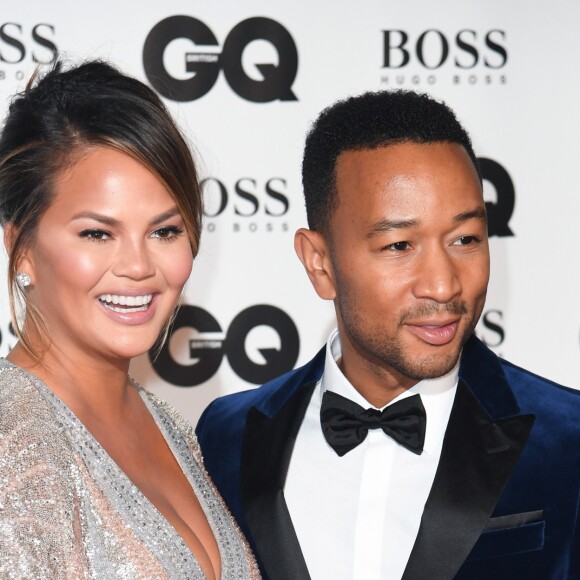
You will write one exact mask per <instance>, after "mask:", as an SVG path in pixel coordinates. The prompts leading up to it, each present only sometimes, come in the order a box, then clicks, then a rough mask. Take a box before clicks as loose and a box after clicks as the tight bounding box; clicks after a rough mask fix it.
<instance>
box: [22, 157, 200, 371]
mask: <svg viewBox="0 0 580 580" xmlns="http://www.w3.org/2000/svg"><path fill="white" fill-rule="evenodd" d="M54 192H55V197H54V200H53V203H52V205H51V206H50V207H49V208H48V210H47V211H46V212H45V214H44V215H43V216H42V218H41V219H40V221H39V224H38V228H37V232H36V235H35V239H34V242H33V246H32V247H31V248H30V249H29V250H28V251H27V252H26V254H25V258H24V260H23V261H22V262H21V264H20V268H19V270H20V271H24V272H26V273H28V274H29V275H30V278H31V286H29V287H28V289H27V294H28V297H29V300H30V301H31V302H32V303H33V304H35V305H36V307H37V308H38V310H39V311H40V313H41V314H42V315H43V317H44V319H45V321H46V326H47V330H48V334H49V338H50V339H51V341H52V344H53V345H54V347H55V348H57V349H58V350H60V351H62V352H63V353H65V355H67V356H71V357H74V356H75V352H76V353H77V355H82V356H81V358H82V357H84V356H86V355H88V356H92V357H104V358H107V359H119V358H130V357H134V356H137V355H139V354H142V353H144V352H146V351H147V350H148V349H149V348H151V346H152V345H153V344H154V342H155V340H156V338H157V336H158V335H159V333H160V331H161V329H162V327H163V325H164V323H165V322H166V321H167V319H168V318H169V316H170V315H171V313H172V311H173V309H174V307H175V305H176V303H177V301H178V299H179V296H180V293H181V289H182V287H183V285H184V284H185V282H186V280H187V278H188V277H189V274H190V272H191V267H192V261H193V256H192V251H191V247H190V244H189V240H188V237H187V234H186V232H185V227H184V223H183V219H182V217H181V215H180V213H179V211H178V209H177V207H176V205H175V202H174V201H173V199H172V198H171V195H170V194H169V193H168V192H167V190H166V189H165V187H164V186H163V184H162V183H161V182H160V181H159V180H158V179H157V177H155V175H153V173H151V172H150V171H149V170H148V169H147V168H146V167H144V166H143V165H141V164H140V163H139V162H137V161H135V160H134V159H133V158H132V157H130V156H128V155H126V154H124V153H121V152H119V151H116V150H114V149H109V148H105V147H97V148H94V149H90V150H89V151H88V152H87V153H86V154H85V155H83V156H82V157H81V158H80V160H79V161H78V162H77V163H75V164H74V165H72V166H71V167H69V168H67V169H66V170H64V171H63V172H62V173H61V174H60V175H59V176H58V177H57V180H56V183H55V187H54ZM73 360H74V359H73Z"/></svg>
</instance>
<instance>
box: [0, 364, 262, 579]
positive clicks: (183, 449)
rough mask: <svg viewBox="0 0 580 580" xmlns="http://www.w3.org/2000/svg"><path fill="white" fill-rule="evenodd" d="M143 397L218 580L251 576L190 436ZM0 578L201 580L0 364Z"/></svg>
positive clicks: (170, 534) (51, 408)
mask: <svg viewBox="0 0 580 580" xmlns="http://www.w3.org/2000/svg"><path fill="white" fill-rule="evenodd" d="M140 393H141V396H142V398H143V400H144V401H145V403H146V405H147V407H148V408H149V410H150V412H151V414H152V415H153V417H154V419H155V421H156V422H157V425H158V426H159V428H160V430H161V432H162V433H163V435H164V437H165V439H166V440H167V443H168V445H169V447H170V448H171V450H172V452H173V454H174V455H175V458H176V459H177V461H178V463H179V464H180V466H181V468H182V470H183V472H184V474H185V475H186V477H187V479H188V480H189V483H190V484H191V486H192V488H193V490H194V491H195V494H196V495H197V497H198V499H199V501H200V503H201V506H202V508H203V510H204V512H205V514H206V516H207V519H208V521H209V523H210V525H211V527H212V530H213V532H214V534H215V537H216V540H217V543H218V546H219V551H220V556H221V566H222V575H221V578H222V579H224V580H225V579H227V580H229V579H253V578H259V573H258V570H257V567H256V564H255V561H254V558H253V556H252V554H251V551H250V549H249V548H248V546H247V543H246V541H245V539H244V538H243V536H242V535H241V532H240V531H239V529H238V527H237V525H236V524H235V522H234V521H233V519H232V517H231V516H230V514H229V512H228V511H227V510H226V508H225V507H224V504H223V501H222V500H221V498H220V497H219V495H218V494H217V492H216V490H215V488H214V486H213V484H212V483H211V481H210V480H209V477H208V475H207V473H206V471H205V469H204V467H203V463H202V459H201V455H200V451H199V447H198V444H197V440H196V438H195V434H194V432H193V429H192V428H191V426H189V425H188V424H187V423H186V422H185V421H184V420H183V419H182V418H181V417H180V416H179V414H178V413H177V412H176V411H175V410H174V409H173V408H172V407H170V406H169V405H167V404H166V403H163V402H162V401H160V400H159V399H158V398H157V397H155V396H154V395H152V394H151V393H148V392H147V391H145V390H143V389H140ZM0 578H2V579H4V578H18V579H21V578H27V579H36V578H43V579H44V578H47V579H53V578H57V579H59V578H67V579H68V578H71V579H72V578H74V579H75V580H76V579H79V578H95V579H99V580H101V579H117V578H122V579H125V578H126V579H129V578H130V579H132V580H135V579H147V580H149V579H151V580H153V579H185V578H187V579H198V578H205V576H204V574H203V571H202V569H201V567H200V566H199V564H198V562H197V561H196V559H195V557H194V556H193V554H192V553H191V551H190V550H189V548H188V547H187V545H186V544H185V543H184V542H183V540H182V539H181V536H179V534H178V533H177V532H176V531H175V529H174V528H173V526H172V525H171V524H170V523H169V522H168V521H167V520H166V519H165V517H164V516H163V515H162V514H161V513H160V512H159V511H158V510H157V509H156V508H155V506H153V504H152V503H151V502H150V501H149V500H148V499H147V498H146V497H145V496H144V495H143V494H142V493H141V492H140V491H139V489H138V488H137V487H136V486H135V485H133V483H132V482H131V481H130V480H129V479H128V478H127V476H126V475H125V474H124V473H123V471H121V469H120V468H119V467H118V466H117V464H116V463H115V462H114V461H113V460H112V459H111V457H110V456H109V455H108V454H107V453H106V451H105V450H104V449H103V448H102V447H101V446H100V445H99V443H98V442H97V441H96V439H95V438H94V437H93V436H92V435H91V434H90V433H89V432H88V431H87V429H86V428H85V427H84V425H83V424H82V423H81V422H80V421H79V420H78V419H77V417H76V416H75V415H74V414H73V413H72V411H71V410H70V409H69V408H68V407H67V406H66V405H65V404H64V403H63V402H62V401H61V400H60V399H59V398H58V397H56V396H55V395H54V394H53V393H52V391H50V390H49V389H48V388H47V387H46V386H45V385H44V383H42V382H41V381H40V380H39V379H38V378H36V377H34V376H33V375H31V374H30V373H27V372H26V371H23V370H22V369H20V368H19V367H17V366H15V365H13V364H11V363H10V362H8V361H6V360H4V359H0Z"/></svg>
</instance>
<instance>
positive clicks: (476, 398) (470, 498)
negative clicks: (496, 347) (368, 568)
mask: <svg viewBox="0 0 580 580" xmlns="http://www.w3.org/2000/svg"><path fill="white" fill-rule="evenodd" d="M474 350H475V351H477V352H475V353H474ZM488 353H489V351H487V349H485V347H483V345H481V344H480V343H474V341H473V340H472V341H471V343H468V344H467V345H466V348H465V351H464V356H465V357H466V359H464V360H463V362H462V371H464V372H461V373H460V376H461V375H462V376H466V375H467V376H469V377H470V378H471V379H473V387H472V382H470V384H469V387H468V385H467V383H466V382H465V381H464V380H463V379H460V380H459V384H458V386H457V393H456V396H455V401H454V404H453V409H452V411H451V416H450V418H449V425H448V427H447V431H446V433H445V439H444V442H443V449H442V453H441V459H440V461H439V467H438V469H437V473H436V475H435V480H434V482H433V487H432V488H431V492H430V494H429V497H428V499H427V503H426V504H425V509H424V511H423V517H422V519H421V525H420V528H419V533H418V536H417V540H416V541H415V545H414V546H413V550H412V552H411V556H410V558H409V562H408V564H407V567H406V569H405V573H404V575H403V580H423V579H424V578H425V574H426V573H427V571H428V576H429V579H430V580H451V579H452V578H454V577H455V575H456V574H457V572H458V570H459V568H460V567H461V566H462V564H463V563H464V562H465V560H466V558H467V556H468V555H469V552H470V551H471V550H472V548H473V546H474V545H475V543H476V542H477V540H478V538H479V536H480V535H481V533H482V532H483V530H484V529H485V526H486V524H487V523H488V520H489V518H490V516H491V514H492V512H493V510H494V508H495V506H496V504H497V502H498V500H499V497H500V495H501V493H502V490H503V488H504V487H505V485H506V483H507V481H508V479H509V477H510V475H511V473H512V471H513V469H514V467H515V465H516V463H517V461H518V459H519V457H520V454H521V452H522V449H523V447H524V445H525V443H526V441H527V438H528V435H529V432H530V429H531V427H532V424H533V422H534V417H533V416H532V415H521V414H519V408H518V406H517V404H516V402H515V399H514V398H513V395H512V393H511V391H510V390H509V387H508V386H507V383H506V380H505V377H504V375H503V371H502V370H501V367H500V365H499V363H498V362H497V359H496V358H495V355H492V357H493V358H489V360H488V363H489V364H490V366H488V367H484V368H485V371H483V372H482V373H481V374H480V375H479V376H478V375H477V373H475V372H474V371H475V369H474V368H473V366H472V365H470V364H469V359H470V358H472V357H473V356H474V355H475V357H474V358H475V360H477V361H478V363H481V362H484V361H482V358H483V359H485V358H486V357H487V356H488ZM489 354H491V353H489ZM464 367H465V368H466V369H467V370H465V368H464ZM494 373H495V376H494V377H493V378H492V377H491V376H489V375H490V374H494ZM488 393H489V396H490V398H491V399H492V400H490V401H487V400H486V397H487V394H488ZM490 411H491V413H490ZM490 415H491V417H490Z"/></svg>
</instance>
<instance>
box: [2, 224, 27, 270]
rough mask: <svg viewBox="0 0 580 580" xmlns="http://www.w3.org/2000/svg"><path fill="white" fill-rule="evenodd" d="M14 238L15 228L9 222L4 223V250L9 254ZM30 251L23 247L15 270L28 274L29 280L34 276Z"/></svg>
mask: <svg viewBox="0 0 580 580" xmlns="http://www.w3.org/2000/svg"><path fill="white" fill-rule="evenodd" d="M15 239H16V230H15V228H14V226H13V225H12V224H11V223H7V224H5V225H4V246H5V247H6V252H7V253H8V255H9V256H10V254H11V252H12V247H13V245H14V240H15ZM30 254H31V252H30V251H29V250H27V249H25V250H24V251H23V252H21V254H20V256H19V258H18V263H17V264H16V265H15V266H16V271H17V272H18V273H20V274H28V276H29V277H30V279H31V280H33V278H34V262H33V260H32V257H31V255H30Z"/></svg>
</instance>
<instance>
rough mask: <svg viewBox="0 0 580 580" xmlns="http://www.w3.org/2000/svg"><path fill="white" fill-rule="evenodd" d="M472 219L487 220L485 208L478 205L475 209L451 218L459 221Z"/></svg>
mask: <svg viewBox="0 0 580 580" xmlns="http://www.w3.org/2000/svg"><path fill="white" fill-rule="evenodd" d="M472 219H477V220H483V221H484V222H485V221H487V213H486V211H485V208H483V207H478V208H477V209H474V210H471V211H466V212H463V213H460V214H457V215H456V216H455V217H454V218H453V221H454V222H459V223H461V222H466V221H468V220H472Z"/></svg>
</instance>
